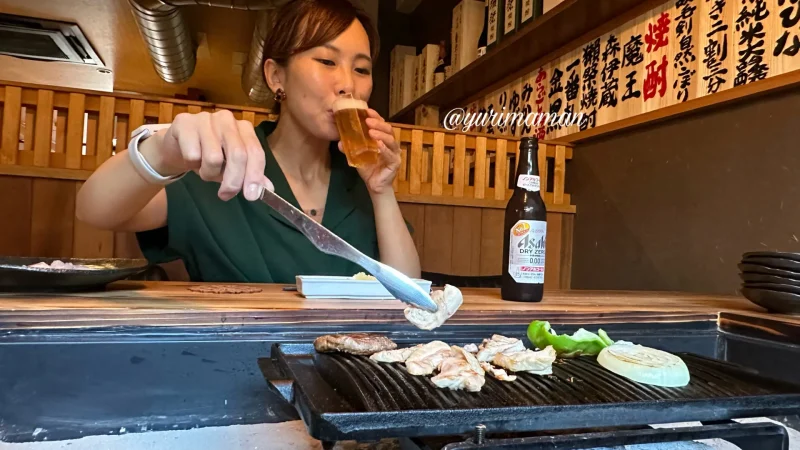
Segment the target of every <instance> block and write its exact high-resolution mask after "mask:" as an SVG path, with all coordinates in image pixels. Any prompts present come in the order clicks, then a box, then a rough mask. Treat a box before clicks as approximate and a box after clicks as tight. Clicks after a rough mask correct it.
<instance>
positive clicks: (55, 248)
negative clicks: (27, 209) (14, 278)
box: [31, 178, 75, 257]
mask: <svg viewBox="0 0 800 450" xmlns="http://www.w3.org/2000/svg"><path fill="white" fill-rule="evenodd" d="M32 205H33V206H32V210H31V255H32V256H46V257H62V256H68V255H71V254H72V249H73V247H72V244H73V234H72V233H73V227H74V222H75V220H74V217H75V182H74V181H68V180H52V179H46V178H36V179H34V180H33V201H32Z"/></svg>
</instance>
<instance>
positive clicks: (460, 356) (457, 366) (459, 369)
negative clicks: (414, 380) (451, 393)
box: [431, 345, 486, 392]
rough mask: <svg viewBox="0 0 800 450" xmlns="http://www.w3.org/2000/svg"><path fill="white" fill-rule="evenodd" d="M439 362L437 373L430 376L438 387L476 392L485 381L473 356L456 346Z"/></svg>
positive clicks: (481, 369) (482, 371) (481, 370)
mask: <svg viewBox="0 0 800 450" xmlns="http://www.w3.org/2000/svg"><path fill="white" fill-rule="evenodd" d="M451 349H452V350H451V355H450V356H448V357H446V358H445V359H443V360H442V362H441V363H440V364H439V374H438V375H436V376H435V377H433V378H431V381H432V382H433V384H435V385H436V386H437V387H440V388H448V389H452V390H460V389H466V390H467V391H470V392H478V391H480V390H481V388H482V387H483V385H484V383H486V378H485V376H484V374H485V372H484V370H483V368H481V365H480V363H479V362H478V360H477V359H475V356H474V355H473V354H472V353H470V352H468V351H466V350H464V349H463V348H461V347H458V346H455V345H454V346H452V347H451Z"/></svg>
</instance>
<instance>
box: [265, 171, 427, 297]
mask: <svg viewBox="0 0 800 450" xmlns="http://www.w3.org/2000/svg"><path fill="white" fill-rule="evenodd" d="M260 198H261V201H262V202H264V203H266V204H267V205H269V206H270V207H272V208H273V209H274V210H275V211H277V212H278V213H279V214H280V215H282V216H283V217H285V218H286V219H287V220H289V222H291V223H292V225H294V226H295V227H296V228H297V229H298V230H300V232H301V233H303V234H304V235H305V236H306V237H307V238H308V240H309V241H311V243H312V244H314V246H315V247H317V248H318V249H319V250H320V251H322V252H323V253H327V254H329V255H335V256H338V257H340V258H344V259H346V260H348V261H351V262H353V263H355V264H358V265H359V266H361V267H363V268H364V270H366V271H367V272H369V273H371V274H372V276H374V277H375V278H377V279H378V281H379V282H380V283H381V284H382V285H383V287H385V288H386V290H387V291H389V293H390V294H392V295H393V296H394V297H395V298H396V299H398V300H400V301H402V302H405V303H408V304H409V305H413V306H416V307H418V308H422V309H424V310H426V311H430V312H436V311H437V310H438V309H439V307H438V305H437V304H436V303H435V302H434V301H433V300H431V296H430V295H429V294H428V293H427V292H425V291H424V290H423V289H422V288H421V287H419V285H418V284H417V283H415V282H414V281H413V280H411V278H409V277H407V276H405V275H403V274H402V273H401V272H400V271H398V270H396V269H393V268H392V267H389V266H387V265H386V264H383V263H381V262H378V261H375V260H374V259H372V258H370V257H369V256H367V255H365V254H363V253H361V252H360V251H358V250H357V249H356V248H355V247H353V246H352V245H350V244H348V243H347V242H346V241H345V240H344V239H342V238H340V237H339V236H336V235H335V234H333V233H332V232H331V231H330V230H328V229H327V228H325V227H323V226H322V225H320V224H319V223H317V222H315V221H314V220H313V219H312V218H310V217H308V216H307V215H306V214H305V213H304V212H302V211H300V210H299V209H297V208H295V207H294V206H292V204H291V203H289V202H287V201H286V200H284V199H283V198H281V197H280V196H279V195H277V194H275V193H274V192H272V191H270V190H269V189H267V188H266V187H263V186H262V187H261V195H260Z"/></svg>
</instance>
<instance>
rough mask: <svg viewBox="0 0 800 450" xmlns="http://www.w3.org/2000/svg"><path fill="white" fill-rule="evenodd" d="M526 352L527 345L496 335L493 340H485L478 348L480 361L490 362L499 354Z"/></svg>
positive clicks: (517, 340)
mask: <svg viewBox="0 0 800 450" xmlns="http://www.w3.org/2000/svg"><path fill="white" fill-rule="evenodd" d="M524 350H525V344H524V343H523V342H522V341H521V340H519V339H517V338H509V337H505V336H501V335H499V334H495V335H494V336H492V338H491V339H484V340H483V343H481V346H480V347H478V355H477V358H478V361H481V362H490V361H492V360H493V359H494V357H495V355H497V354H498V353H516V352H521V351H524Z"/></svg>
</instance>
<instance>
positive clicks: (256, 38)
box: [242, 10, 275, 107]
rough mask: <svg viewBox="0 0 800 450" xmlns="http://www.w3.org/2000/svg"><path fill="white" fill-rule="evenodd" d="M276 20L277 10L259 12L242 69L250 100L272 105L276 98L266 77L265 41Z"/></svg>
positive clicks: (244, 85) (245, 87) (243, 85)
mask: <svg viewBox="0 0 800 450" xmlns="http://www.w3.org/2000/svg"><path fill="white" fill-rule="evenodd" d="M274 20H275V11H274V10H271V11H261V12H259V13H258V19H257V20H256V26H255V28H254V29H253V38H252V39H251V41H250V53H249V54H248V55H247V62H246V63H245V65H244V68H243V70H242V89H244V93H245V94H247V97H249V98H250V100H252V101H254V102H256V103H258V104H264V105H269V107H272V105H273V104H274V103H275V100H274V98H273V95H272V91H270V89H269V86H267V82H266V80H265V79H264V67H263V66H262V61H263V60H264V42H265V40H266V38H267V33H269V30H271V29H272V23H273V21H274Z"/></svg>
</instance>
